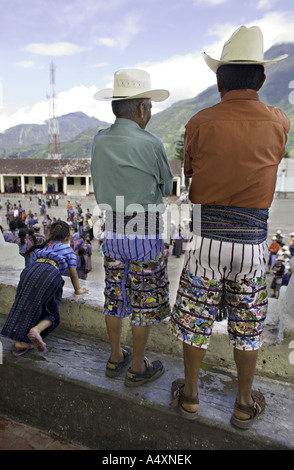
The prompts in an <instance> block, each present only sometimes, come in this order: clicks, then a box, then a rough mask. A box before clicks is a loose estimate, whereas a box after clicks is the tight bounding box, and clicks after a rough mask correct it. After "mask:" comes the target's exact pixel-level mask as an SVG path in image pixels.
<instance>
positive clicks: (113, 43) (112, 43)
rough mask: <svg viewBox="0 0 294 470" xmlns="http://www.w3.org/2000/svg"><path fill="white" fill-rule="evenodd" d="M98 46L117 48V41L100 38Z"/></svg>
mask: <svg viewBox="0 0 294 470" xmlns="http://www.w3.org/2000/svg"><path fill="white" fill-rule="evenodd" d="M97 44H102V45H103V46H107V47H115V46H116V45H117V40H116V39H111V38H99V39H98V41H97Z"/></svg>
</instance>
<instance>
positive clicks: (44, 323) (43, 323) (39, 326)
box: [14, 319, 52, 349]
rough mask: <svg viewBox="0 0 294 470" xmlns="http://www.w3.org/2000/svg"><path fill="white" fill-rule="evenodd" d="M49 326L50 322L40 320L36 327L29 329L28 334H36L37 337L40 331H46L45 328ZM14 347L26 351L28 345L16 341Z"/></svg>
mask: <svg viewBox="0 0 294 470" xmlns="http://www.w3.org/2000/svg"><path fill="white" fill-rule="evenodd" d="M51 325H52V321H51V320H49V319H45V320H41V321H40V322H39V323H38V324H37V325H36V326H34V327H33V328H31V329H30V333H37V334H38V335H41V333H42V331H44V330H46V328H49V327H50V326H51ZM44 344H46V343H44ZM14 346H15V347H16V349H26V348H27V347H28V343H23V342H21V341H16V343H15V345H14Z"/></svg>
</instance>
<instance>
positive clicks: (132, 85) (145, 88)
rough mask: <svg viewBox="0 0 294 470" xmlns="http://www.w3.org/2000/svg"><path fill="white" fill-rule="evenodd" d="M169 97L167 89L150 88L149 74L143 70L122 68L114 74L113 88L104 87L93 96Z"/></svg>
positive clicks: (157, 99)
mask: <svg viewBox="0 0 294 470" xmlns="http://www.w3.org/2000/svg"><path fill="white" fill-rule="evenodd" d="M168 97H169V92H168V91H167V90H152V89H151V81H150V75H149V73H148V72H145V70H140V69H123V70H118V71H117V72H115V74H114V83H113V88H105V89H104V90H100V91H98V92H97V93H95V95H94V98H95V99H96V100H101V101H109V100H129V99H135V98H150V99H151V100H152V101H164V100H166V99H167V98H168Z"/></svg>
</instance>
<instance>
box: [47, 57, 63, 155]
mask: <svg viewBox="0 0 294 470" xmlns="http://www.w3.org/2000/svg"><path fill="white" fill-rule="evenodd" d="M55 71H56V67H55V64H54V62H53V61H52V62H51V64H50V84H51V96H49V98H50V118H49V121H48V158H54V159H57V158H61V152H60V135H59V123H58V118H57V117H56V104H55V98H56V94H55Z"/></svg>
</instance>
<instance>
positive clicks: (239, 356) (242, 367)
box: [234, 348, 258, 419]
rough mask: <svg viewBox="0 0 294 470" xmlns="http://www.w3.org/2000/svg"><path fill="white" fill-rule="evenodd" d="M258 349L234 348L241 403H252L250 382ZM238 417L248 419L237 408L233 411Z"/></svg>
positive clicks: (251, 381)
mask: <svg viewBox="0 0 294 470" xmlns="http://www.w3.org/2000/svg"><path fill="white" fill-rule="evenodd" d="M257 356H258V350H255V351H242V350H241V349H236V348H234V359H235V362H236V366H237V375H238V402H239V403H240V404H241V405H249V406H250V405H252V404H253V400H252V397H251V391H252V383H253V379H254V373H255V367H256V361H257ZM234 415H235V416H236V418H238V419H246V418H247V419H248V418H249V416H248V415H246V414H245V413H242V412H240V411H238V410H235V411H234Z"/></svg>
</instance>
